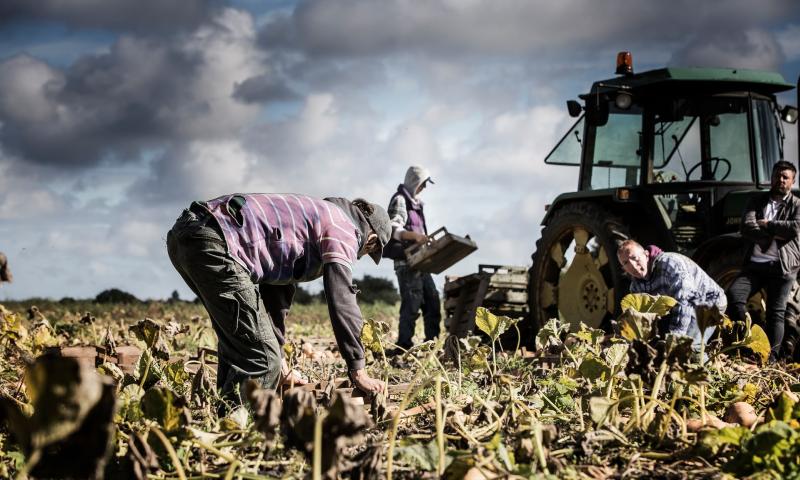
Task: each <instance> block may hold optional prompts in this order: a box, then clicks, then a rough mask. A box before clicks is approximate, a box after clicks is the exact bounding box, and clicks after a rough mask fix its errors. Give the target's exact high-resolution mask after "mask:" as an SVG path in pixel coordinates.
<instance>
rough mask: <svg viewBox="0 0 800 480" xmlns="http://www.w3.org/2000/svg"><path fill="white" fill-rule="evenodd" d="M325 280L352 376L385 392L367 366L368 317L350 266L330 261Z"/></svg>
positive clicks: (371, 389) (338, 338)
mask: <svg viewBox="0 0 800 480" xmlns="http://www.w3.org/2000/svg"><path fill="white" fill-rule="evenodd" d="M322 283H323V286H324V288H325V298H326V299H327V301H328V313H329V314H330V317H331V325H332V326H333V334H334V336H335V337H336V344H337V345H338V346H339V352H340V353H341V355H342V358H343V359H344V361H345V362H346V363H347V370H348V374H349V376H350V379H351V380H352V381H353V382H354V383H355V384H356V387H358V388H359V389H361V390H363V391H365V392H372V393H377V392H381V391H383V389H384V385H383V382H381V381H379V380H375V379H373V378H371V377H370V376H369V375H368V374H367V371H366V370H365V369H364V346H363V345H362V344H361V327H362V326H363V324H364V320H363V318H362V317H361V309H359V308H358V303H357V302H356V289H355V286H354V285H353V278H352V273H351V271H350V268H348V267H347V266H346V265H343V264H341V263H326V264H325V267H324V270H323V274H322Z"/></svg>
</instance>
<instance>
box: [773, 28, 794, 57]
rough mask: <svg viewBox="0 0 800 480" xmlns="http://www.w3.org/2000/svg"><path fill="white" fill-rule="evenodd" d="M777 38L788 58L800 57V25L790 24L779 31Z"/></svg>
mask: <svg viewBox="0 0 800 480" xmlns="http://www.w3.org/2000/svg"><path fill="white" fill-rule="evenodd" d="M776 38H777V40H778V43H779V44H780V45H781V49H782V50H783V54H784V55H785V56H786V59H787V60H790V61H792V60H797V59H799V58H800V25H799V24H793V25H789V26H787V27H785V28H783V29H781V30H780V31H778V33H777V35H776Z"/></svg>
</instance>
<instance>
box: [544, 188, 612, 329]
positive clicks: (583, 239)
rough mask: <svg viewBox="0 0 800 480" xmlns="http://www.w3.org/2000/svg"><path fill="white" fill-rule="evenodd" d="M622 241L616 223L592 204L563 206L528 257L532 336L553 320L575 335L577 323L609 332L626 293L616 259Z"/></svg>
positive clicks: (607, 213) (609, 215)
mask: <svg viewBox="0 0 800 480" xmlns="http://www.w3.org/2000/svg"><path fill="white" fill-rule="evenodd" d="M626 237H627V232H626V230H625V229H624V227H622V226H621V223H620V221H619V219H618V218H617V217H615V216H614V215H612V214H610V213H609V212H608V211H606V210H605V209H603V208H601V207H599V206H597V205H594V204H590V203H585V202H576V203H572V204H567V205H564V206H563V207H561V208H559V209H558V211H556V212H555V213H554V214H553V217H552V218H551V219H550V221H549V223H548V224H547V226H546V227H544V228H543V229H542V237H541V238H540V239H539V241H538V242H537V243H536V252H534V254H533V256H532V259H533V265H532V266H531V269H530V276H529V282H528V285H529V292H528V301H529V304H530V313H531V326H532V328H533V331H534V333H535V332H537V331H538V330H539V329H540V328H541V327H542V326H543V325H544V324H545V323H547V321H548V320H549V319H551V318H559V319H560V320H561V321H563V322H565V323H568V324H569V325H570V328H571V329H572V330H573V331H574V330H577V329H578V328H579V326H580V324H581V323H585V324H586V325H588V326H590V327H593V328H605V329H608V328H609V327H610V320H612V319H613V316H614V314H615V312H616V310H617V308H618V305H619V300H620V297H621V293H623V292H625V291H627V285H628V281H627V280H626V279H625V278H624V277H623V274H622V270H621V268H620V266H619V262H618V261H617V255H616V252H617V245H618V242H619V241H620V240H622V239H624V238H626Z"/></svg>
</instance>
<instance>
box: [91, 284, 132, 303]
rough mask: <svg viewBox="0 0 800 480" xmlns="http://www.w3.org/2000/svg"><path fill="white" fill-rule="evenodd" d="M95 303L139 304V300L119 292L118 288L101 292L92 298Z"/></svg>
mask: <svg viewBox="0 0 800 480" xmlns="http://www.w3.org/2000/svg"><path fill="white" fill-rule="evenodd" d="M94 301H95V302H97V303H123V304H127V303H139V302H140V300H139V299H138V298H136V297H135V296H134V295H133V294H131V293H128V292H125V291H123V290H120V289H118V288H110V289H108V290H103V291H102V292H100V293H98V294H97V296H96V297H94Z"/></svg>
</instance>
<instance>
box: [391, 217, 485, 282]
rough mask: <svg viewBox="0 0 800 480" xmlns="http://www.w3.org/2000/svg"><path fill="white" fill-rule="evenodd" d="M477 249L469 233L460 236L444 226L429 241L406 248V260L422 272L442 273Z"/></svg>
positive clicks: (409, 264) (410, 265)
mask: <svg viewBox="0 0 800 480" xmlns="http://www.w3.org/2000/svg"><path fill="white" fill-rule="evenodd" d="M477 249H478V245H477V244H476V243H475V242H473V241H472V239H470V238H469V235H467V236H465V237H459V236H458V235H453V234H452V233H449V232H448V231H447V229H446V228H445V227H442V228H440V229H438V230H436V231H435V232H433V234H431V235H430V241H428V243H424V244H422V245H412V246H410V247H408V248H406V262H407V263H408V266H409V267H410V268H413V269H415V270H419V271H420V272H426V273H442V272H443V271H445V270H447V269H448V268H450V267H451V266H453V265H455V264H456V263H457V262H458V261H460V260H461V259H462V258H464V257H466V256H467V255H469V254H470V253H472V252H474V251H475V250H477Z"/></svg>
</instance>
